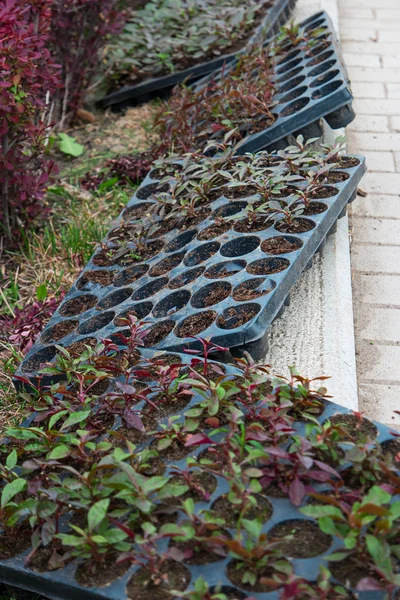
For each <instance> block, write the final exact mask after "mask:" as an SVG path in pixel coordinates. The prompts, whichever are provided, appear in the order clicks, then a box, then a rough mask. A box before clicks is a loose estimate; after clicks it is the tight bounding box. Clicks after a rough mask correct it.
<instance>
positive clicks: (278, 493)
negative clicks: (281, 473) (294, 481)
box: [263, 483, 288, 498]
mask: <svg viewBox="0 0 400 600" xmlns="http://www.w3.org/2000/svg"><path fill="white" fill-rule="evenodd" d="M263 493H264V494H266V495H267V496H271V498H287V497H288V494H287V492H284V491H283V490H282V489H281V488H280V487H279V485H278V484H277V483H270V484H269V485H268V486H267V487H265V488H264V489H263Z"/></svg>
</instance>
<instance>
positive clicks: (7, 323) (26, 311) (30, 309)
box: [0, 294, 63, 354]
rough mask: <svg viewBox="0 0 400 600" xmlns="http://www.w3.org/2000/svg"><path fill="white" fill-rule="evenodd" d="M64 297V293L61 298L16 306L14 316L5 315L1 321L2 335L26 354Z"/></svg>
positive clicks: (0, 334)
mask: <svg viewBox="0 0 400 600" xmlns="http://www.w3.org/2000/svg"><path fill="white" fill-rule="evenodd" d="M62 298H63V294H62V295H61V297H60V298H54V297H53V298H46V299H45V300H43V301H41V302H39V301H37V302H34V303H33V304H30V305H28V306H25V308H23V309H22V310H20V309H19V308H16V309H15V316H14V317H3V319H2V320H1V321H0V337H2V338H3V339H5V340H7V341H8V342H10V344H12V345H13V346H16V347H17V348H18V350H20V351H21V352H23V353H24V354H26V353H27V352H28V350H30V349H31V348H32V346H33V344H34V343H35V341H36V339H37V338H38V337H39V334H40V333H41V331H42V329H43V327H44V326H45V325H46V323H47V321H49V319H50V317H51V316H52V315H53V313H54V311H55V310H56V308H57V307H58V305H59V304H60V302H61V300H62Z"/></svg>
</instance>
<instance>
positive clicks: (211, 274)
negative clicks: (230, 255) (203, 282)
mask: <svg viewBox="0 0 400 600" xmlns="http://www.w3.org/2000/svg"><path fill="white" fill-rule="evenodd" d="M245 266H246V261H244V260H237V261H233V260H232V261H226V262H223V263H218V264H217V265H213V266H212V267H210V268H209V269H207V271H206V272H205V273H204V277H207V279H223V278H224V277H230V276H231V275H235V274H236V273H239V271H241V270H242V269H244V267H245Z"/></svg>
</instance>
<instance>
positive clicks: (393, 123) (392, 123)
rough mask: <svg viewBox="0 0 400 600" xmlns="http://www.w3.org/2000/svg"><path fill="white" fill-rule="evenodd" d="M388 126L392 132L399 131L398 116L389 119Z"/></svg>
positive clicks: (399, 117)
mask: <svg viewBox="0 0 400 600" xmlns="http://www.w3.org/2000/svg"><path fill="white" fill-rule="evenodd" d="M389 125H390V129H391V130H392V131H400V116H399V115H398V116H393V117H390V122H389Z"/></svg>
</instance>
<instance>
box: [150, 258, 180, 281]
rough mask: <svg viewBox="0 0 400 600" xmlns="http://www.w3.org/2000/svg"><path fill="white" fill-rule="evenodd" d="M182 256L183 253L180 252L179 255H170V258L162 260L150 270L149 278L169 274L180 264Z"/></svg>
mask: <svg viewBox="0 0 400 600" xmlns="http://www.w3.org/2000/svg"><path fill="white" fill-rule="evenodd" d="M184 256H185V253H184V252H181V253H179V254H172V255H171V256H168V257H167V258H164V259H163V260H161V261H160V262H159V263H157V264H156V265H154V267H152V268H151V269H150V271H149V275H150V276H151V277H159V276H160V275H164V274H165V273H169V271H171V270H172V269H174V268H175V267H177V266H178V265H179V263H180V262H182V260H183V257H184Z"/></svg>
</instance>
